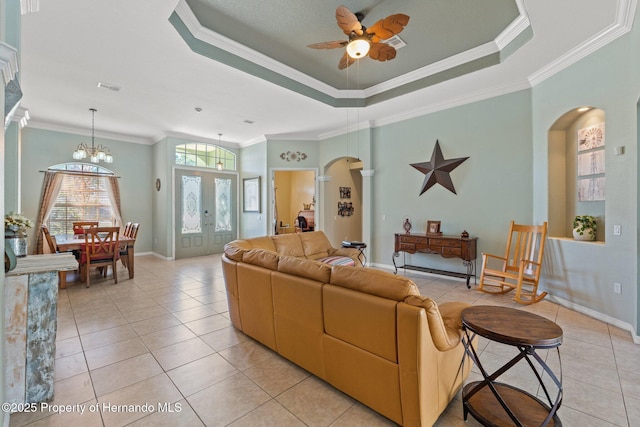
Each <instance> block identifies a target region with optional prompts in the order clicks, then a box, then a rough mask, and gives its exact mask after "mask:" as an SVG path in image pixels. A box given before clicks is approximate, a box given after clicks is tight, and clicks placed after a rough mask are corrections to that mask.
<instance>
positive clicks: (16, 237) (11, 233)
mask: <svg viewBox="0 0 640 427" xmlns="http://www.w3.org/2000/svg"><path fill="white" fill-rule="evenodd" d="M31 227H33V222H32V221H31V220H30V219H29V218H27V217H25V216H24V215H22V214H19V213H14V212H11V213H9V214H6V215H5V216H4V240H5V243H8V244H9V246H10V247H11V249H12V250H13V252H14V253H15V255H16V256H27V230H28V229H30V228H31Z"/></svg>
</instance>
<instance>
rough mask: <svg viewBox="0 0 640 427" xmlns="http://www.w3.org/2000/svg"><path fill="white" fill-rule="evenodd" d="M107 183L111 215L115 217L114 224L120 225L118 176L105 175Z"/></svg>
mask: <svg viewBox="0 0 640 427" xmlns="http://www.w3.org/2000/svg"><path fill="white" fill-rule="evenodd" d="M107 185H108V186H109V200H110V201H111V207H112V209H113V216H114V217H115V219H116V223H115V224H114V226H116V227H122V224H123V222H122V209H121V207H120V185H119V184H118V178H117V177H115V176H109V177H107Z"/></svg>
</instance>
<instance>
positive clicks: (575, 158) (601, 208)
mask: <svg viewBox="0 0 640 427" xmlns="http://www.w3.org/2000/svg"><path fill="white" fill-rule="evenodd" d="M604 123H605V112H604V111H603V110H601V109H598V108H594V107H579V108H575V109H573V110H570V111H568V112H566V113H565V114H563V115H562V116H560V117H559V118H558V119H557V120H556V121H555V122H554V124H553V125H552V126H551V128H549V134H548V146H549V147H548V148H549V150H548V153H549V163H548V164H549V192H548V194H549V215H548V218H549V237H556V238H573V234H572V232H573V218H574V217H575V216H576V215H591V216H593V217H595V218H596V223H597V228H598V231H597V235H596V240H597V241H599V242H604V239H605V232H604V231H605V229H606V228H605V204H606V200H591V201H585V200H579V197H578V192H579V186H580V185H581V183H582V185H587V184H588V183H591V184H590V185H594V184H593V183H597V184H595V185H600V186H601V185H602V183H603V181H604V183H606V180H604V177H605V174H606V167H605V166H606V165H605V164H604V157H605V156H604V153H605V151H604V150H603V149H602V148H595V149H594V148H589V149H584V144H583V147H582V148H581V149H580V150H579V149H578V146H579V136H578V134H579V132H581V131H583V134H584V130H586V129H591V128H594V127H598V128H602V130H603V131H604ZM603 141H604V143H605V146H606V134H605V138H603ZM600 152H601V153H600ZM593 153H596V154H595V155H592V154H593ZM579 157H580V158H581V159H582V161H583V162H584V161H590V162H591V161H592V160H591V159H593V161H594V162H595V161H596V157H598V161H600V158H601V160H602V161H601V163H598V171H601V172H602V173H596V174H590V173H589V174H585V167H584V164H583V166H582V168H580V167H579V164H578V163H579V162H580V160H579ZM601 168H604V169H603V170H601ZM579 175H580V176H579ZM599 178H602V179H599ZM600 188H602V187H600ZM583 191H584V189H583ZM605 194H606V193H605ZM605 197H606V196H605ZM596 198H597V197H596Z"/></svg>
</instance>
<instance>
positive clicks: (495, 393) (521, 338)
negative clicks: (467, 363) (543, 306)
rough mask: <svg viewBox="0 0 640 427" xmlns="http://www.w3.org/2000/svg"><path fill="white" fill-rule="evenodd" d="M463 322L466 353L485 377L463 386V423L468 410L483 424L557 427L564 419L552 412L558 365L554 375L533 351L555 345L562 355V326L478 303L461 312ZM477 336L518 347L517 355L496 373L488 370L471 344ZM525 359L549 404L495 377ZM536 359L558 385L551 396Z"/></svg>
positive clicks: (558, 399)
mask: <svg viewBox="0 0 640 427" xmlns="http://www.w3.org/2000/svg"><path fill="white" fill-rule="evenodd" d="M462 326H463V330H464V339H463V341H464V346H465V349H466V352H467V354H468V355H469V357H471V359H472V360H473V362H474V363H475V364H476V365H477V367H478V369H479V370H480V372H481V373H482V377H483V378H484V379H483V380H482V381H473V382H470V383H468V384H466V385H465V386H464V387H463V389H462V405H463V412H464V419H465V421H466V419H467V415H468V414H469V413H470V414H471V415H472V416H473V417H474V418H475V419H476V420H478V421H479V422H480V423H481V424H482V425H485V426H514V425H515V426H561V425H562V422H561V421H560V418H559V417H558V416H557V414H556V412H557V410H558V409H559V408H560V405H561V403H562V365H560V367H561V368H560V373H559V377H558V376H556V375H555V374H554V373H553V371H552V370H551V368H550V367H549V366H548V365H547V363H546V362H545V361H544V360H543V359H542V358H541V357H540V355H538V353H537V352H536V350H540V349H553V348H555V349H556V351H557V353H558V359H560V349H559V347H560V345H561V344H562V328H561V327H560V326H558V325H557V324H556V323H554V322H552V321H551V320H548V319H545V318H544V317H542V316H539V315H537V314H534V313H529V312H527V311H523V310H518V309H515V308H509V307H498V306H482V305H480V306H472V307H468V308H466V309H464V310H463V311H462ZM476 335H479V336H481V337H484V338H486V339H488V340H491V341H495V342H499V343H502V344H506V345H510V346H513V347H516V348H517V349H518V354H517V355H516V356H515V357H514V358H512V359H511V360H510V361H508V362H507V363H505V364H504V365H503V366H502V367H500V368H498V369H497V370H496V371H495V372H493V373H488V372H487V371H486V370H485V368H484V367H483V366H482V364H481V363H480V359H479V357H478V354H477V353H476V350H475V348H474V347H473V345H471V343H472V340H473V339H474V338H475V336H476ZM523 359H524V360H526V362H527V363H528V365H529V366H530V367H531V370H532V371H533V373H534V375H535V376H536V378H537V379H538V382H539V384H540V388H541V390H542V391H543V392H544V395H545V397H546V400H547V402H548V403H547V402H544V401H542V400H541V399H539V398H537V397H536V396H533V395H532V394H530V393H528V392H526V391H524V390H521V389H519V388H517V387H514V386H512V385H509V384H505V383H502V382H498V381H496V380H497V379H498V378H499V377H500V376H501V375H502V374H504V373H505V372H507V371H508V370H509V369H511V368H512V367H513V366H515V365H516V364H517V363H518V362H519V361H521V360H523ZM534 361H535V362H537V364H538V365H539V366H540V367H541V368H542V370H543V371H544V373H546V374H547V375H548V376H549V378H551V380H552V381H553V383H554V384H555V386H556V387H557V389H558V390H557V395H556V397H555V400H553V399H552V398H551V395H550V394H549V390H548V389H547V386H546V385H545V384H544V382H543V381H542V377H541V373H540V372H538V370H536V368H535V365H534V363H533V362H534Z"/></svg>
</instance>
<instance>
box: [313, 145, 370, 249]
mask: <svg viewBox="0 0 640 427" xmlns="http://www.w3.org/2000/svg"><path fill="white" fill-rule="evenodd" d="M362 168H363V162H362V161H361V160H360V159H358V158H355V157H340V158H337V159H333V160H332V161H330V162H329V163H328V164H327V165H326V166H325V176H329V177H331V179H330V180H329V181H326V182H324V183H322V184H324V201H325V203H324V211H323V213H324V232H325V234H326V235H327V237H328V238H329V241H330V242H331V243H332V244H333V245H334V246H335V247H339V246H340V243H341V242H342V241H343V240H354V241H361V240H363V228H362V222H363V210H364V208H363V206H364V205H363V182H362V174H361V173H360V172H361V171H362ZM341 189H348V191H347V192H341ZM340 204H343V205H347V206H348V207H349V211H347V212H345V211H342V213H341V211H340V210H339V205H340Z"/></svg>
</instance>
